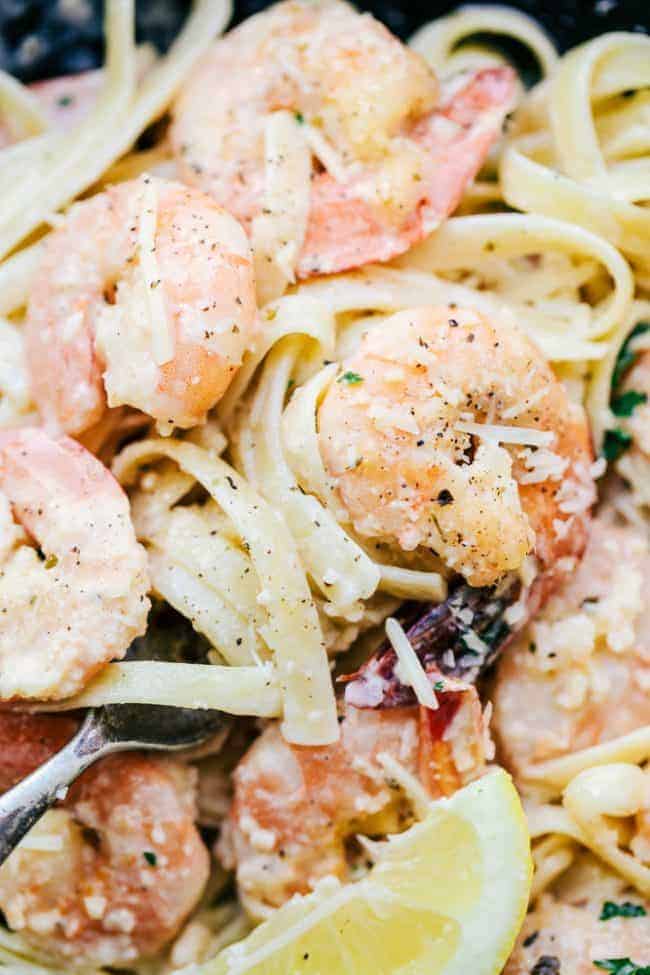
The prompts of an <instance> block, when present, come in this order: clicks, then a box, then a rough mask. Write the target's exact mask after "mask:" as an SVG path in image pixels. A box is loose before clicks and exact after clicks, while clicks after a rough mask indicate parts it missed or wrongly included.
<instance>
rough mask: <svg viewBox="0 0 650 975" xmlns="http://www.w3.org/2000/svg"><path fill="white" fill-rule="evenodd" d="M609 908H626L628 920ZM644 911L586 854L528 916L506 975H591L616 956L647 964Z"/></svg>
mask: <svg viewBox="0 0 650 975" xmlns="http://www.w3.org/2000/svg"><path fill="white" fill-rule="evenodd" d="M608 904H609V905H610V907H616V906H619V905H621V904H626V905H627V910H628V914H627V916H625V915H624V914H620V915H618V916H617V915H616V914H615V913H614V914H609V916H607V915H608V912H607V908H606V905H608ZM635 909H636V913H634V910H635ZM646 912H647V913H650V902H648V901H644V899H643V898H641V897H639V894H638V893H637V892H636V891H633V890H630V889H629V888H627V887H626V884H625V881H624V880H622V878H621V877H619V876H616V875H615V874H613V873H610V872H609V871H608V870H605V869H603V868H602V867H601V866H600V865H599V864H598V863H597V862H596V861H595V860H594V858H593V857H591V856H589V855H585V856H583V857H582V859H581V861H579V862H578V863H577V864H576V866H575V867H572V868H571V870H570V871H569V873H568V875H567V876H565V877H563V878H562V879H561V881H560V882H559V883H557V884H556V885H555V887H554V889H553V890H552V891H551V892H548V893H545V894H542V896H541V897H540V898H539V900H538V902H537V903H536V904H535V907H534V908H533V910H531V911H530V912H529V913H528V915H527V917H526V921H525V923H524V926H523V929H522V931H521V934H520V935H519V938H518V939H517V944H516V946H515V949H514V951H513V953H512V955H511V957H510V960H509V962H508V964H507V965H506V967H505V969H504V973H503V975H530V973H531V972H535V973H539V975H542V973H548V975H553V973H563V972H569V973H571V975H593V973H594V972H595V971H597V969H596V967H595V965H594V962H595V961H601V962H606V961H607V960H609V959H615V958H618V959H624V958H629V959H631V960H632V961H635V962H637V964H643V963H644V962H646V961H647V959H648V946H649V945H650V940H649V936H648V917H647V914H646ZM544 959H546V963H544ZM630 970H632V969H630Z"/></svg>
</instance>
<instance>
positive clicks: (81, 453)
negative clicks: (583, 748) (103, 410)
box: [0, 428, 149, 700]
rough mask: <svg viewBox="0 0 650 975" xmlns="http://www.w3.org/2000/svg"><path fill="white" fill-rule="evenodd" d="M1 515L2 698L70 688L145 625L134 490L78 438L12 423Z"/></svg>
mask: <svg viewBox="0 0 650 975" xmlns="http://www.w3.org/2000/svg"><path fill="white" fill-rule="evenodd" d="M0 522H1V529H0V558H1V561H2V571H1V573H0V698H2V699H4V700H9V699H13V698H39V699H51V698H63V697H67V696H68V695H71V694H74V693H76V692H77V691H78V690H80V689H81V687H83V685H84V684H85V683H86V682H87V681H88V680H89V678H90V677H91V676H92V675H93V674H94V673H95V672H96V671H98V670H99V669H100V668H101V667H102V666H103V665H104V664H105V663H107V662H108V661H109V660H112V659H114V658H119V657H122V656H124V653H125V652H126V649H127V647H128V646H129V644H130V643H131V641H132V640H133V639H134V637H136V636H138V635H140V634H141V633H144V631H145V628H146V621H147V613H148V610H149V600H148V599H147V589H148V574H147V568H146V553H145V551H144V549H143V548H142V546H141V545H139V544H138V542H137V541H136V538H135V533H134V531H133V526H132V524H131V519H130V514H129V503H128V500H127V497H126V495H125V494H124V492H123V491H122V489H121V487H120V486H119V484H118V483H117V481H116V480H115V478H114V477H113V475H112V474H111V473H110V472H109V471H108V470H106V468H105V467H104V466H103V464H101V463H100V462H99V461H98V460H96V459H95V457H93V456H92V454H90V453H89V452H88V451H87V450H85V448H83V447H82V446H80V445H79V444H78V443H76V442H75V441H73V440H69V439H68V438H67V437H61V438H52V437H50V436H49V435H48V434H47V433H45V432H44V431H42V430H40V429H33V428H32V429H30V428H26V429H22V430H12V431H5V432H3V433H2V434H0ZM39 550H40V553H41V554H42V557H41V555H40V554H39Z"/></svg>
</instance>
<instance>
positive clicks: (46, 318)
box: [26, 177, 255, 434]
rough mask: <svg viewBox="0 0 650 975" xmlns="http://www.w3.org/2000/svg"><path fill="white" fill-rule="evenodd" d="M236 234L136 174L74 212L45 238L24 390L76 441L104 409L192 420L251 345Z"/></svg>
mask: <svg viewBox="0 0 650 975" xmlns="http://www.w3.org/2000/svg"><path fill="white" fill-rule="evenodd" d="M254 321H255V296H254V285H253V274H252V264H251V257H250V253H249V246H248V242H247V240H246V236H245V234H244V232H243V230H242V229H241V227H240V226H239V225H238V224H237V222H236V221H235V220H234V219H233V218H232V217H231V216H229V214H227V213H226V212H225V211H223V210H222V209H221V208H220V207H218V206H217V205H216V204H215V203H214V202H213V201H212V200H210V199H209V198H208V197H206V196H204V195H203V194H201V193H199V192H198V191H197V190H193V189H189V188H187V187H184V186H181V185H180V184H178V183H172V182H168V181H166V180H160V179H153V178H150V177H142V178H141V179H138V180H134V181H132V182H128V183H121V184H118V185H116V186H112V187H110V188H109V189H108V190H106V192H104V193H99V194H97V195H96V196H94V197H92V198H91V199H89V200H85V201H83V202H81V203H78V204H75V206H73V207H72V208H71V210H70V211H69V213H68V215H67V217H66V220H65V223H64V224H63V226H62V227H61V228H59V229H58V230H55V231H54V232H53V233H52V234H51V235H50V236H49V237H48V239H47V243H46V246H45V249H44V255H43V259H42V264H41V268H40V273H39V274H38V275H37V277H36V281H35V284H34V287H33V289H32V292H31V295H30V300H29V307H28V312H27V322H26V341H27V359H28V365H29V368H30V372H31V378H32V383H33V393H34V398H35V401H36V404H37V406H38V408H39V410H40V412H41V415H42V417H43V420H44V422H45V423H46V424H48V425H49V426H50V427H52V428H55V429H57V430H63V431H65V432H66V433H71V434H80V433H82V432H83V431H85V430H87V429H88V428H89V427H91V426H92V425H93V424H95V423H97V422H98V421H99V420H101V418H102V416H103V415H104V412H105V410H106V406H107V404H108V406H120V405H127V406H131V407H135V408H137V409H139V410H142V412H144V413H147V414H149V415H150V416H152V417H154V418H155V419H156V420H157V422H158V426H159V428H160V429H161V431H164V432H170V431H171V429H172V428H173V427H174V426H179V427H190V426H194V425H195V424H197V423H201V422H202V421H203V420H204V419H205V416H206V413H207V411H208V410H209V409H210V408H211V407H212V406H214V404H215V403H216V402H217V400H218V399H219V398H220V396H221V395H222V394H223V392H224V391H225V389H226V388H227V386H228V384H229V382H230V380H231V379H232V376H233V374H234V373H235V372H236V370H237V368H238V366H239V364H240V362H241V359H242V355H243V353H244V351H245V350H246V349H247V348H248V347H249V345H250V343H251V341H252V334H253V327H254Z"/></svg>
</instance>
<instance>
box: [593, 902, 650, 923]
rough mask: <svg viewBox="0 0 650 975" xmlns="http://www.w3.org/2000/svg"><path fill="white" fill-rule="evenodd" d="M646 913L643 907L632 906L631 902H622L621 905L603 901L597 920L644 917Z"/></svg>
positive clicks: (639, 905) (638, 905)
mask: <svg viewBox="0 0 650 975" xmlns="http://www.w3.org/2000/svg"><path fill="white" fill-rule="evenodd" d="M647 913H648V912H647V911H646V909H645V907H643V905H641V904H633V903H632V902H631V901H623V903H622V904H616V903H615V902H614V901H605V903H604V904H603V908H602V910H601V912H600V917H599V918H598V920H599V921H609V919H610V918H612V917H645V915H646V914H647Z"/></svg>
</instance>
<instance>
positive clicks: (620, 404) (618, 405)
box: [611, 389, 648, 416]
mask: <svg viewBox="0 0 650 975" xmlns="http://www.w3.org/2000/svg"><path fill="white" fill-rule="evenodd" d="M647 402H648V394H647V393H640V392H639V391H638V390H636V389H628V390H627V392H625V393H621V395H620V396H615V397H614V398H613V399H612V402H611V406H612V413H613V414H614V416H632V414H633V413H634V411H635V409H636V408H637V406H640V405H641V403H647Z"/></svg>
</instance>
